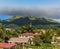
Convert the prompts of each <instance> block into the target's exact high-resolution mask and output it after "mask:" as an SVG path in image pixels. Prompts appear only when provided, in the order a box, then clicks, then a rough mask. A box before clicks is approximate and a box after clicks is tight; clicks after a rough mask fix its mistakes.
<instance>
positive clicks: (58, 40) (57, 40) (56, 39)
mask: <svg viewBox="0 0 60 49" xmlns="http://www.w3.org/2000/svg"><path fill="white" fill-rule="evenodd" d="M51 43H52V44H58V45H60V36H59V35H55V36H53V38H52V42H51Z"/></svg>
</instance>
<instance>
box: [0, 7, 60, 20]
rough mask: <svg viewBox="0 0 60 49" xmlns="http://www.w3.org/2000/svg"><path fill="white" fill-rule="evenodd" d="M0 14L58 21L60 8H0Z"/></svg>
mask: <svg viewBox="0 0 60 49" xmlns="http://www.w3.org/2000/svg"><path fill="white" fill-rule="evenodd" d="M0 14H5V15H13V16H15V15H21V16H37V17H46V18H52V19H60V7H57V8H56V7H54V8H49V7H48V8H40V7H36V8H35V7H26V8H25V7H4V8H0Z"/></svg>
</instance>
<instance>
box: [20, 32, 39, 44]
mask: <svg viewBox="0 0 60 49" xmlns="http://www.w3.org/2000/svg"><path fill="white" fill-rule="evenodd" d="M39 35H40V34H37V33H32V32H26V33H23V34H20V35H19V38H29V41H30V42H29V43H30V44H33V38H34V37H35V36H39Z"/></svg>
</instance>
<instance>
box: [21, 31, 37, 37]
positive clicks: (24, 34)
mask: <svg viewBox="0 0 60 49" xmlns="http://www.w3.org/2000/svg"><path fill="white" fill-rule="evenodd" d="M21 35H22V36H36V35H38V34H34V33H32V32H26V33H23V34H21Z"/></svg>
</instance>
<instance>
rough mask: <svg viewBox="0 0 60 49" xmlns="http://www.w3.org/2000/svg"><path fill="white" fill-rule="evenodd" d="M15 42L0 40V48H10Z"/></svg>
mask: <svg viewBox="0 0 60 49" xmlns="http://www.w3.org/2000/svg"><path fill="white" fill-rule="evenodd" d="M15 45H16V44H12V43H1V42H0V48H11V47H14V46H15Z"/></svg>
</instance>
